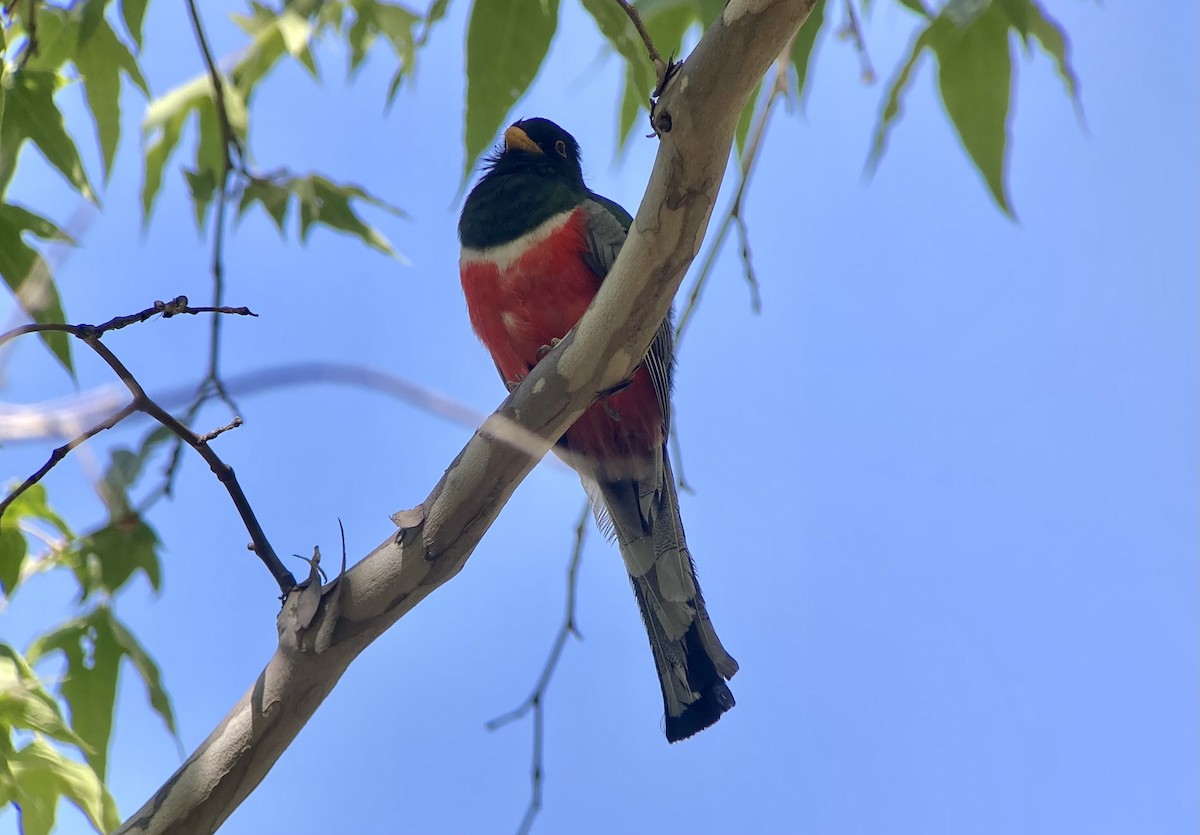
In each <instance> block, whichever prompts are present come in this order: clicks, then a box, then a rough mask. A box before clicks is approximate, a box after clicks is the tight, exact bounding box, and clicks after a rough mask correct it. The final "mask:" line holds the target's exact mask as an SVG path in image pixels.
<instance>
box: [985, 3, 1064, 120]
mask: <svg viewBox="0 0 1200 835" xmlns="http://www.w3.org/2000/svg"><path fill="white" fill-rule="evenodd" d="M1004 9H1005V11H1007V12H1008V16H1009V19H1010V20H1011V21H1012V24H1013V27H1014V28H1015V29H1016V30H1017V31H1018V32H1019V33H1020V35H1021V39H1022V40H1023V41H1024V42H1025V46H1026V48H1028V47H1029V39H1030V37H1033V38H1035V39H1037V41H1038V43H1040V44H1041V45H1042V49H1043V50H1044V51H1045V52H1046V53H1047V54H1048V55H1049V56H1050V57H1051V58H1052V59H1053V61H1054V67H1055V69H1056V70H1057V71H1058V75H1059V78H1061V79H1062V80H1063V85H1064V86H1065V87H1066V88H1067V95H1068V96H1070V97H1071V101H1072V103H1073V104H1074V105H1075V108H1076V110H1078V111H1079V112H1080V113H1081V114H1082V108H1083V103H1082V102H1081V100H1080V98H1079V76H1078V75H1076V73H1075V68H1074V67H1073V66H1072V65H1071V56H1070V52H1071V49H1070V44H1069V43H1068V41H1067V33H1066V31H1065V30H1064V29H1063V27H1062V25H1061V24H1060V23H1059V22H1058V21H1057V20H1055V19H1054V18H1052V17H1050V16H1048V15H1047V14H1046V12H1045V10H1044V9H1043V8H1042V7H1041V5H1040V4H1039V3H1037V2H1036V0H1004Z"/></svg>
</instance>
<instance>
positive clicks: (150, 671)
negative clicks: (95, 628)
mask: <svg viewBox="0 0 1200 835" xmlns="http://www.w3.org/2000/svg"><path fill="white" fill-rule="evenodd" d="M109 620H110V626H111V627H112V634H113V639H114V640H116V642H117V647H118V648H119V649H120V650H121V652H122V653H123V654H124V655H125V656H126V657H127V658H128V659H129V660H130V661H132V662H133V666H134V669H136V670H137V673H138V675H139V676H141V677H142V683H143V684H145V685H146V698H148V699H149V700H150V707H152V708H153V709H154V712H155V713H157V714H158V715H159V716H160V717H162V720H163V724H165V725H166V726H167V730H168V731H170V733H171V736H173V737H175V739H176V741H178V740H179V731H178V729H177V728H176V727H175V712H174V710H173V709H172V707H171V697H170V696H169V695H168V694H167V690H166V688H165V687H163V683H162V673H161V672H160V671H159V669H158V664H157V663H155V661H154V659H153V658H151V657H150V653H148V652H146V649H145V647H143V646H142V645H141V643H139V642H138V640H137V638H136V637H134V635H133V633H132V632H130V631H129V629H127V628H126V626H125V625H124V624H123V623H121V622H120V621H119V620H117V618H116V616H115V615H113V614H112V613H111V612H110V613H109Z"/></svg>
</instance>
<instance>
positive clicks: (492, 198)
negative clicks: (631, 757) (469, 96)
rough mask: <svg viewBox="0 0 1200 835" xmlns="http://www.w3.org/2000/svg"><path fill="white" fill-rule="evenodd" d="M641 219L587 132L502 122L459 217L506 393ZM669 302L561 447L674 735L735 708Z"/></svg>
mask: <svg viewBox="0 0 1200 835" xmlns="http://www.w3.org/2000/svg"><path fill="white" fill-rule="evenodd" d="M632 222H633V218H632V217H630V215H629V213H628V212H627V211H625V210H624V209H623V208H621V206H620V205H618V204H617V203H615V202H613V201H612V200H609V199H608V198H606V197H602V196H600V195H599V194H596V193H595V192H593V191H592V190H591V189H589V188H588V187H587V185H586V183H585V182H584V177H583V168H582V163H581V158H580V150H579V143H578V142H576V141H575V138H574V137H573V136H571V134H569V133H568V132H567V131H566V130H564V129H563V128H561V127H559V126H558V125H557V124H555V123H554V122H552V121H550V120H548V119H543V118H530V119H522V120H520V121H517V122H515V123H514V124H512V125H511V126H509V127H508V128H507V129H506V130H505V131H504V137H503V142H502V143H501V144H500V145H498V146H497V148H496V149H495V150H494V151H493V152H492V153H491V154H489V155H488V156H487V157H486V158H485V160H484V163H483V166H482V176H481V177H480V178H479V180H478V181H477V183H476V184H475V186H474V187H473V188H472V189H471V191H470V193H469V194H468V195H467V199H466V201H465V202H464V204H463V209H462V214H461V216H460V218H459V224H458V235H459V242H460V244H461V252H460V258H459V276H460V278H461V279H462V289H463V295H464V298H465V300H466V306H467V314H468V317H469V318H470V321H471V326H472V328H473V329H474V331H475V333H476V334H477V335H478V337H479V339H480V341H481V342H482V343H483V345H484V347H486V348H487V350H488V352H489V353H490V354H491V357H492V360H493V361H494V362H495V364H496V369H497V371H499V373H500V377H501V378H502V380H503V381H504V383H505V384H506V386H507V387H508V389H509V390H510V391H511V390H513V389H514V388H515V387H516V386H517V385H518V384H519V383H520V381H521V380H522V379H523V378H524V377H525V376H526V375H527V374H528V373H529V372H530V371H531V370H532V369H533V367H534V366H535V365H536V364H537V363H538V361H539V360H540V359H541V358H542V357H543V356H545V354H546V353H548V352H549V351H550V349H551V348H552V347H553V346H554V345H556V344H558V342H559V341H560V340H561V339H562V338H563V337H564V336H566V334H567V332H568V331H569V330H570V329H571V328H572V327H574V326H575V324H576V323H577V322H578V321H579V318H580V317H581V316H582V315H583V312H584V311H585V310H586V309H587V306H588V305H589V304H590V303H591V301H592V299H593V298H594V297H595V295H596V292H597V290H599V288H600V284H601V282H603V281H604V278H605V276H606V275H607V274H608V271H609V269H610V268H611V267H612V265H613V262H614V261H616V258H617V254H618V253H619V252H620V250H621V246H622V245H623V244H624V242H625V238H626V235H627V234H628V231H629V227H630V224H631V223H632ZM672 318H673V311H672V312H671V313H669V314H668V315H667V317H666V319H664V320H663V322H662V324H661V326H660V327H659V329H658V331H657V332H656V334H655V337H654V341H653V342H652V343H651V345H650V348H649V350H648V351H647V353H646V356H645V358H644V359H643V360H642V362H641V364H640V365H639V366H638V367H637V369H636V370H635V371H634V372H633V374H632V375H631V376H630V377H629V378H628V379H627V380H626V381H625V382H624V383H622V384H621V385H619V386H617V387H616V388H615V389H613V390H610V391H608V392H606V393H604V395H602V396H601V397H600V398H599V399H598V400H597V402H596V403H594V404H592V406H591V407H589V408H588V410H587V411H586V412H584V413H583V414H582V415H581V416H580V417H579V418H578V419H577V420H576V421H575V423H574V424H572V426H571V427H570V428H569V429H567V431H566V432H565V433H564V434H563V436H562V438H561V439H560V440H559V441H558V443H557V444H556V446H555V452H556V453H557V454H558V455H559V457H560V458H562V459H563V460H564V461H566V463H567V464H569V465H570V466H571V467H572V468H573V469H574V470H575V471H576V472H577V473H578V475H579V477H580V480H581V481H582V482H583V485H584V488H585V490H586V491H587V494H588V497H589V499H590V501H591V504H592V509H593V512H594V514H595V516H596V521H597V524H598V525H599V527H600V529H601V530H602V531H604V532H605V534H606V535H607V536H608V537H609V539H610V540H612V539H615V540H616V542H617V545H618V548H619V549H620V552H621V556H622V557H623V559H624V562H625V567H626V570H627V571H628V574H629V579H630V583H631V584H632V586H633V592H634V597H635V599H636V600H637V605H638V608H639V609H640V611H641V615H642V620H643V622H644V624H645V626H646V632H647V635H648V636H649V639H650V649H651V652H652V654H653V656H654V664H655V669H656V670H657V672H658V678H659V683H660V685H661V688H662V695H663V711H664V716H665V721H664V725H665V727H664V730H665V733H666V737H667V740H668V742H676V741H679V740H682V739H686V738H688V737H690V736H693V735H694V734H696V733H698V732H700V731H702V730H704V729H705V728H708V727H710V726H711V725H713V724H715V723H716V722H717V720H719V719H720V718H721V716H722V715H723V714H724V713H725V712H726V711H728V710H729V709H730V708H732V707H733V706H734V698H733V693H732V692H731V691H730V689H729V686H728V685H727V684H726V683H725V682H726V680H728V679H730V678H731V677H732V676H733V674H734V673H736V672H737V670H738V664H737V662H736V661H734V659H733V657H732V656H731V655H730V654H729V653H728V652H726V650H725V648H724V646H722V645H721V641H720V639H718V638H717V633H716V631H715V630H714V629H713V625H712V622H711V620H710V619H709V615H708V610H707V608H706V607H705V604H704V598H703V596H702V595H701V593H700V585H699V583H698V582H697V580H696V571H695V566H694V564H693V562H692V557H691V554H690V552H689V551H688V547H687V542H686V540H685V539H684V532H683V522H682V520H681V518H680V514H679V498H678V495H677V494H676V489H675V476H674V475H673V473H672V472H671V461H670V456H669V455H668V454H667V448H666V442H667V438H668V434H669V432H670V424H671V387H672V374H673V369H674V365H675V358H674V339H673V323H672Z"/></svg>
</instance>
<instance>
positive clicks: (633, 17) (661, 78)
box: [616, 0, 671, 98]
mask: <svg viewBox="0 0 1200 835" xmlns="http://www.w3.org/2000/svg"><path fill="white" fill-rule="evenodd" d="M616 4H617V5H618V6H620V7H621V8H622V9H623V10H624V11H625V14H627V15H628V16H629V20H630V21H631V22H632V23H633V28H634V29H636V30H637V33H638V34H639V35H640V36H641V38H642V43H644V44H645V45H646V52H648V53H649V54H650V62H651V63H652V64H654V72H655V74H656V76H657V78H656V84H655V86H654V92H653V93H652V94H651V96H652V97H653V98H657V97H658V95H659V94H660V93H661V92H662V90H663V85H665V84H666V83H667V78H668V75H669V70H670V68H671V65H670V62H668V61H664V60H663V57H662V54H661V53H660V52H659V51H658V47H656V46H655V45H654V39H653V38H651V37H650V33H649V32H647V31H646V24H645V23H643V22H642V15H641V13H639V12H638V10H637V8H635V7H634V5H633V4H632V3H630V2H628V0H616Z"/></svg>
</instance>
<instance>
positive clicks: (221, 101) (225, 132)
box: [187, 0, 242, 182]
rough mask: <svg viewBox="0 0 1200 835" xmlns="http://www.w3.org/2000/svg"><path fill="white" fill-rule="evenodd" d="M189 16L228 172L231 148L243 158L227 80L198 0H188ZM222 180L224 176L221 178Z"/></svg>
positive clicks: (239, 159) (230, 163)
mask: <svg viewBox="0 0 1200 835" xmlns="http://www.w3.org/2000/svg"><path fill="white" fill-rule="evenodd" d="M187 8H188V17H190V18H191V20H192V31H193V32H194V33H195V35H196V43H197V44H199V46H200V53H201V55H202V56H203V57H204V65H205V67H207V69H208V77H209V79H210V80H211V81H212V88H213V100H214V102H215V103H216V105H217V123H218V124H219V125H220V128H221V146H222V156H223V158H224V162H225V171H226V173H228V172H229V171H232V170H233V168H234V164H233V156H232V154H231V153H230V149H231V148H232V149H233V151H234V152H235V153H236V154H237V158H238V162H239V163H240V162H241V160H242V142H241V140H240V139H238V137H237V134H236V133H235V132H234V130H233V125H232V123H230V121H229V108H228V107H227V106H226V104H225V82H224V81H223V80H222V78H221V70H220V69H218V67H217V62H216V59H214V58H213V54H212V50H211V49H209V47H208V38H207V36H205V34H204V26H203V25H202V24H201V23H200V12H199V11H197V9H196V0H187ZM221 179H222V182H223V181H224V179H225V178H224V177H222V178H221Z"/></svg>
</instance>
